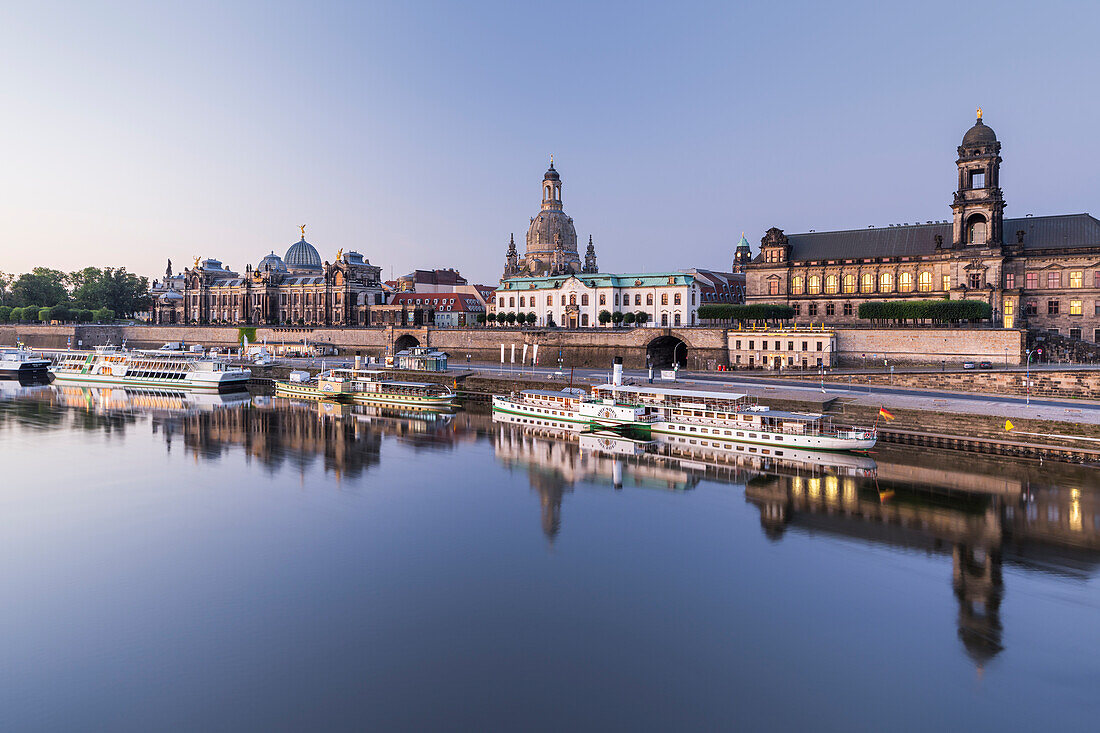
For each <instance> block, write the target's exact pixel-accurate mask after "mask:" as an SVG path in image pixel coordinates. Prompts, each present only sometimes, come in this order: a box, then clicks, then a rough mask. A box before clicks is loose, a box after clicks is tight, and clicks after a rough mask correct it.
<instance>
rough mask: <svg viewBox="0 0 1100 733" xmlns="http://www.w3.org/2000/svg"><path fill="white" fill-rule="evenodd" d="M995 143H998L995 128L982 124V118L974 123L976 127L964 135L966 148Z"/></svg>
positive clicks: (963, 142)
mask: <svg viewBox="0 0 1100 733" xmlns="http://www.w3.org/2000/svg"><path fill="white" fill-rule="evenodd" d="M995 142H997V135H996V134H995V133H994V132H993V128H992V127H989V126H988V125H986V124H985V123H984V122H982V118H981V117H979V118H978V121H977V122H976V123H974V126H973V127H971V128H970V129H969V130H967V131H966V134H965V135H963V141H962V144H963V147H964V148H965V147H971V146H973V145H988V144H990V143H995Z"/></svg>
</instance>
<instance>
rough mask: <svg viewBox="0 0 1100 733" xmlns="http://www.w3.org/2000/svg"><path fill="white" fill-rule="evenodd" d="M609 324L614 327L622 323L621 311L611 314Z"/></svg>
mask: <svg viewBox="0 0 1100 733" xmlns="http://www.w3.org/2000/svg"><path fill="white" fill-rule="evenodd" d="M611 322H612V323H614V324H615V325H616V326H618V325H619V324H620V323H622V322H623V314H622V311H615V312H614V313H612V314H611Z"/></svg>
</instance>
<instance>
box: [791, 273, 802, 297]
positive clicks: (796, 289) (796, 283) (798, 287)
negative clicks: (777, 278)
mask: <svg viewBox="0 0 1100 733" xmlns="http://www.w3.org/2000/svg"><path fill="white" fill-rule="evenodd" d="M804 282H805V281H804V280H803V279H802V276H801V275H795V276H794V278H793V279H792V280H791V293H792V294H794V295H802V290H803V285H804Z"/></svg>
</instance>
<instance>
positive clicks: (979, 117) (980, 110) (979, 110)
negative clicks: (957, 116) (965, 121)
mask: <svg viewBox="0 0 1100 733" xmlns="http://www.w3.org/2000/svg"><path fill="white" fill-rule="evenodd" d="M981 118H982V108H981V107H978V119H979V120H980V119H981Z"/></svg>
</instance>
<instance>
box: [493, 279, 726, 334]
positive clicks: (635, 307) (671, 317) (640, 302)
mask: <svg viewBox="0 0 1100 733" xmlns="http://www.w3.org/2000/svg"><path fill="white" fill-rule="evenodd" d="M706 287H707V285H705V284H704V283H701V282H700V281H699V280H697V278H696V276H695V275H693V274H691V273H685V272H658V273H653V272H650V273H642V274H622V275H615V274H611V273H577V274H570V275H556V276H546V277H510V278H508V279H506V280H503V281H502V282H501V284H500V288H498V289H497V291H496V297H495V302H494V311H495V312H496V314H497V318H498V319H499V318H500V317H501V316H504V315H507V314H508V313H515V314H516V315H517V317H518V316H519V315H524V316H526V315H527V314H529V313H534V314H535V317H536V321H535V322H536V324H537V325H540V326H552V325H553V326H562V327H565V328H588V327H592V326H598V325H600V320H599V316H600V312H601V311H607V312H608V313H612V314H614V313H616V312H618V313H623V314H626V313H633V314H637V313H645V314H646V317H647V320H646V323H645V324H644V325H646V326H652V327H656V328H662V327H664V328H668V327H674V326H694V325H696V324H697V323H698V320H699V319H698V312H699V303H700V302H701V293H702V291H703V289H704V288H706ZM608 325H610V324H608Z"/></svg>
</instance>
